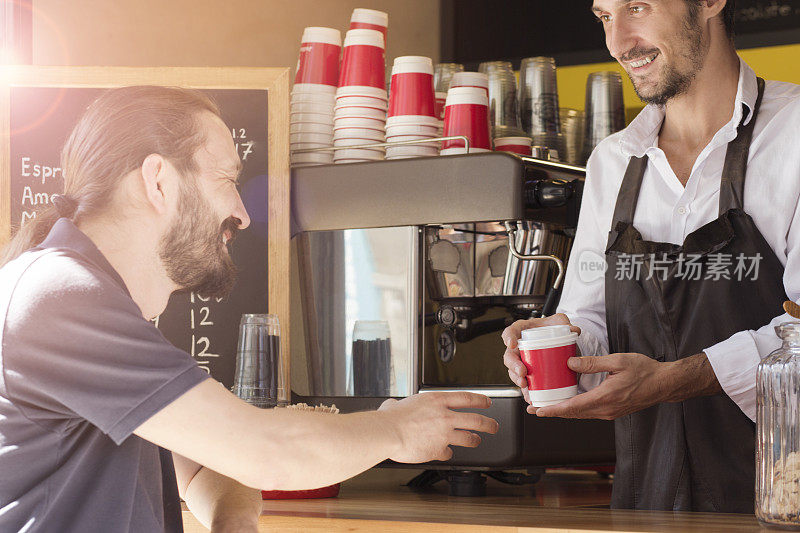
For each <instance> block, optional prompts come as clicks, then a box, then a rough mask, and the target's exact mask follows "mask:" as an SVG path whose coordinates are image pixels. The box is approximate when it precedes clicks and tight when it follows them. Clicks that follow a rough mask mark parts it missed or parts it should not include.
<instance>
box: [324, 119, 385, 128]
mask: <svg viewBox="0 0 800 533" xmlns="http://www.w3.org/2000/svg"><path fill="white" fill-rule="evenodd" d="M385 125H386V121H385V120H380V119H375V118H363V117H337V118H336V119H335V120H334V121H333V129H334V131H336V130H338V129H341V128H366V129H370V130H379V131H383V130H384V127H385Z"/></svg>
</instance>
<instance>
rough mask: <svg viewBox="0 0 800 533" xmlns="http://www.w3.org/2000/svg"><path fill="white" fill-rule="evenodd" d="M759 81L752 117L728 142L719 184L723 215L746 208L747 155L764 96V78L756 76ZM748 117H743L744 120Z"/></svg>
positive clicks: (720, 212) (740, 126) (741, 125)
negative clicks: (729, 211) (745, 179)
mask: <svg viewBox="0 0 800 533" xmlns="http://www.w3.org/2000/svg"><path fill="white" fill-rule="evenodd" d="M756 82H757V83H758V98H757V99H756V104H755V106H753V111H752V112H751V115H752V118H751V119H750V122H748V123H747V124H739V133H738V134H737V135H736V138H735V139H734V140H732V141H731V142H730V143H729V144H728V151H727V152H726V153H725V164H724V166H723V167H722V178H721V180H720V184H719V214H720V216H722V214H724V213H725V212H726V211H728V210H729V209H744V178H745V174H746V173H747V156H748V155H749V153H750V141H751V140H752V139H753V130H754V129H755V125H756V117H757V116H758V111H759V109H760V108H761V100H762V99H763V98H764V80H763V79H762V78H756ZM746 118H747V117H743V118H742V122H744V121H745V119H746Z"/></svg>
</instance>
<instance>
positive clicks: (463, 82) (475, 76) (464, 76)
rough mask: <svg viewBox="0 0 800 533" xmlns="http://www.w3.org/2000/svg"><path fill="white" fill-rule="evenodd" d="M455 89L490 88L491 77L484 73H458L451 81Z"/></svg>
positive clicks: (451, 85) (451, 86)
mask: <svg viewBox="0 0 800 533" xmlns="http://www.w3.org/2000/svg"><path fill="white" fill-rule="evenodd" d="M453 87H484V88H486V89H488V88H489V76H487V75H486V74H484V73H483V72H456V73H455V74H453V77H452V79H451V80H450V88H453Z"/></svg>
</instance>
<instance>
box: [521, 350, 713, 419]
mask: <svg viewBox="0 0 800 533" xmlns="http://www.w3.org/2000/svg"><path fill="white" fill-rule="evenodd" d="M567 365H569V367H570V368H571V369H572V370H574V371H575V372H580V373H582V374H595V373H597V372H608V377H607V378H606V379H605V380H604V381H603V382H602V383H601V384H600V385H598V386H597V387H595V388H594V389H592V390H590V391H589V392H584V393H583V394H578V395H577V396H574V397H572V398H570V399H569V400H564V401H563V402H561V403H558V404H556V405H550V406H547V407H539V408H536V407H530V406H528V412H529V413H531V414H533V413H536V414H537V415H538V416H560V417H564V418H600V419H603V420H613V419H615V418H619V417H621V416H624V415H628V414H631V413H633V412H636V411H640V410H642V409H646V408H648V407H650V406H651V405H655V404H657V403H662V402H682V401H684V400H687V399H689V398H696V397H698V396H711V395H715V394H723V393H724V392H723V390H722V387H721V386H720V384H719V381H718V380H717V376H716V374H715V373H714V368H713V367H712V366H711V363H710V362H709V360H708V357H707V356H706V354H705V352H701V353H699V354H697V355H692V356H690V357H684V358H683V359H678V360H677V361H671V362H664V363H660V362H658V361H656V360H655V359H652V358H650V357H647V356H646V355H643V354H640V353H615V354H611V355H598V356H590V357H572V358H570V359H569V360H568V361H567Z"/></svg>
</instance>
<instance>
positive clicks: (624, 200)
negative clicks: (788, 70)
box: [611, 78, 764, 230]
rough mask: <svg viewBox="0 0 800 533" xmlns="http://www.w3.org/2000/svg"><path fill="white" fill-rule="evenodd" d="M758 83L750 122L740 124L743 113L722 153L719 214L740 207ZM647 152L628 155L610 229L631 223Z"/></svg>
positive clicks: (760, 94)
mask: <svg viewBox="0 0 800 533" xmlns="http://www.w3.org/2000/svg"><path fill="white" fill-rule="evenodd" d="M756 81H757V83H758V98H756V103H755V105H754V106H753V110H752V112H751V115H752V118H751V119H750V122H748V123H747V124H744V121H745V120H746V119H747V115H745V116H743V117H742V122H741V123H740V124H739V128H738V134H737V135H736V138H735V139H734V140H732V141H731V142H730V143H728V150H727V152H726V153H725V164H724V166H723V167H722V178H721V181H720V190H719V213H720V215H722V214H723V213H724V212H726V211H728V210H729V209H735V208H739V209H742V208H743V207H744V203H743V202H742V199H743V198H744V177H745V173H746V172H747V156H748V154H749V152H750V141H751V140H752V139H753V129H754V128H755V124H756V117H757V116H758V110H759V109H760V108H761V100H762V99H763V97H764V80H763V79H762V78H757V79H756ZM647 161H648V158H647V155H644V156H642V157H631V159H630V162H629V163H628V168H627V169H626V170H625V176H624V177H623V178H622V184H621V185H620V188H619V193H618V194H617V204H616V206H615V207H614V218H613V219H612V220H613V223H612V225H611V228H612V230H613V229H614V227H616V225H617V222H625V223H628V224H633V216H634V214H635V213H636V204H637V203H638V201H639V191H641V189H642V180H643V178H644V171H645V169H647Z"/></svg>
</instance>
